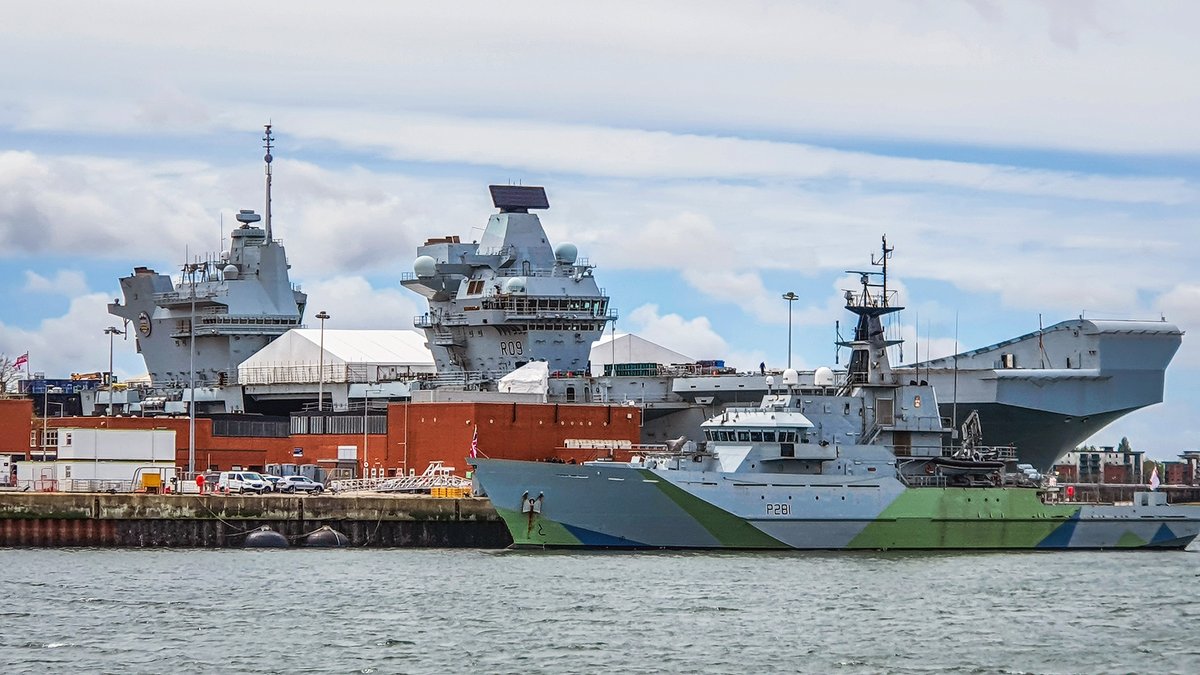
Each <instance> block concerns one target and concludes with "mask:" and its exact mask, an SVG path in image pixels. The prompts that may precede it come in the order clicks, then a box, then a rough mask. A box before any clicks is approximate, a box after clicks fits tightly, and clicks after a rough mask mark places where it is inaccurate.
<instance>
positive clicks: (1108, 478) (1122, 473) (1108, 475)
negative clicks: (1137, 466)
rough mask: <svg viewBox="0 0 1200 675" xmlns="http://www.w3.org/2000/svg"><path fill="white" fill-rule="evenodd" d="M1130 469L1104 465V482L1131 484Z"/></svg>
mask: <svg viewBox="0 0 1200 675" xmlns="http://www.w3.org/2000/svg"><path fill="white" fill-rule="evenodd" d="M1131 469H1132V467H1129V466H1125V465H1123V464H1106V465H1105V466H1104V482H1105V483H1110V484H1124V483H1132V482H1133V476H1132V475H1131V473H1132V472H1131Z"/></svg>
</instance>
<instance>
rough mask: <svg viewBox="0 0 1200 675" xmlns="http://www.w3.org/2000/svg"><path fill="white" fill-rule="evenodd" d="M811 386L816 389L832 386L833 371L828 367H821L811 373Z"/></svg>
mask: <svg viewBox="0 0 1200 675" xmlns="http://www.w3.org/2000/svg"><path fill="white" fill-rule="evenodd" d="M813 384H815V385H817V386H818V387H832V386H833V369H832V368H829V367H828V366H821V367H820V368H817V370H816V372H814V373H813Z"/></svg>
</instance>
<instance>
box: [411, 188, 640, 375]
mask: <svg viewBox="0 0 1200 675" xmlns="http://www.w3.org/2000/svg"><path fill="white" fill-rule="evenodd" d="M489 189H490V190H491V194H492V202H493V204H495V206H496V208H498V209H500V211H499V213H495V214H492V216H491V217H490V218H489V219H488V223H487V227H486V228H485V229H484V232H483V236H482V237H481V238H480V240H479V241H478V242H472V243H464V242H461V241H460V240H459V238H458V237H457V236H448V237H444V238H440V239H430V240H429V241H427V242H426V243H425V245H423V246H421V247H420V248H418V249H417V259H416V261H415V262H414V264H413V273H412V274H406V275H405V276H404V278H403V279H402V281H401V283H402V284H403V285H404V286H405V287H407V288H409V289H411V290H412V291H414V292H416V293H419V294H421V295H422V296H424V297H425V298H426V299H428V301H429V312H428V313H426V314H423V315H421V316H418V317H416V319H415V320H414V325H416V327H417V328H421V329H423V330H424V331H425V335H426V336H427V337H428V339H429V348H430V350H431V351H432V352H433V357H434V361H435V363H436V364H437V369H438V372H439V373H440V374H443V375H445V374H459V375H462V376H463V378H464V380H465V381H466V382H468V383H471V384H474V385H478V386H483V387H486V386H488V385H487V383H488V382H493V381H495V380H497V379H499V378H500V377H501V376H503V375H506V374H508V373H509V372H511V371H513V370H515V369H517V368H520V367H521V366H524V365H526V364H527V363H529V362H531V361H545V362H546V364H547V366H548V368H549V370H550V372H560V373H561V372H576V373H582V372H586V371H587V369H588V366H589V364H588V354H589V352H590V350H591V346H592V343H593V342H595V341H596V340H597V339H598V338H599V337H600V335H601V333H602V332H603V331H604V327H605V326H606V325H607V323H608V322H609V321H612V320H615V319H616V316H617V313H616V310H614V309H612V308H611V307H610V306H609V299H608V296H607V295H605V293H604V291H603V290H602V289H601V288H600V287H599V286H598V285H597V284H596V279H595V277H594V276H593V274H592V266H591V265H590V264H588V262H587V260H586V259H580V258H579V252H578V249H577V248H576V247H575V246H574V245H573V244H569V243H562V244H559V245H558V246H557V247H554V248H551V246H550V243H549V240H548V237H547V236H546V231H545V230H544V229H543V228H542V224H541V221H540V220H539V219H538V216H537V215H536V214H533V213H530V210H531V209H546V208H549V206H550V204H549V201H548V200H547V198H546V192H545V190H544V189H543V188H540V187H525V186H497V185H493V186H490V188H489Z"/></svg>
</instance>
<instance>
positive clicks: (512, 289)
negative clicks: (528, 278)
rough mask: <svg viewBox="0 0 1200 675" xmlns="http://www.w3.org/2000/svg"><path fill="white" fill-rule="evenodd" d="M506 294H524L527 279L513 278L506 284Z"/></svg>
mask: <svg viewBox="0 0 1200 675" xmlns="http://www.w3.org/2000/svg"><path fill="white" fill-rule="evenodd" d="M504 292H505V293H524V292H525V277H513V278H511V279H509V280H508V281H505V282H504Z"/></svg>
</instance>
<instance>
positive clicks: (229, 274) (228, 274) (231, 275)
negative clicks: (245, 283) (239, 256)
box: [221, 265, 238, 281]
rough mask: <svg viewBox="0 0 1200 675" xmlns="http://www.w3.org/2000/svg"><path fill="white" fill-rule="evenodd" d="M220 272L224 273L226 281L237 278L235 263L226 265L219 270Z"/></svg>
mask: <svg viewBox="0 0 1200 675" xmlns="http://www.w3.org/2000/svg"><path fill="white" fill-rule="evenodd" d="M221 273H222V274H224V275H225V280H226V281H228V280H231V279H236V278H238V267H237V265H226V266H225V269H223V270H221Z"/></svg>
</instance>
